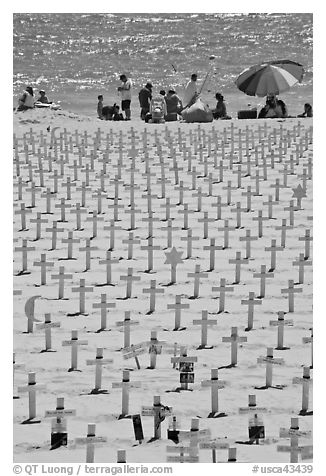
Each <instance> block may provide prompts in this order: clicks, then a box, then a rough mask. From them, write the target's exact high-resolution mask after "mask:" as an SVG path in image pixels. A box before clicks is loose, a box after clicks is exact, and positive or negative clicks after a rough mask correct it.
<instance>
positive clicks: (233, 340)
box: [222, 327, 247, 367]
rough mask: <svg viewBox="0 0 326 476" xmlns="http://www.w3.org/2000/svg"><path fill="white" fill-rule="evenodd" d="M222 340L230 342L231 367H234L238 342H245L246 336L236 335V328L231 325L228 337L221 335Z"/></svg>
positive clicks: (236, 359)
mask: <svg viewBox="0 0 326 476" xmlns="http://www.w3.org/2000/svg"><path fill="white" fill-rule="evenodd" d="M222 342H230V343H231V367H235V366H236V365H237V363H238V344H239V343H241V342H247V337H240V336H239V335H238V328H237V327H231V335H230V337H222Z"/></svg>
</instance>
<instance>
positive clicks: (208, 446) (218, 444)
mask: <svg viewBox="0 0 326 476" xmlns="http://www.w3.org/2000/svg"><path fill="white" fill-rule="evenodd" d="M199 448H200V449H202V450H212V463H217V461H216V450H229V451H230V449H235V448H229V443H227V442H226V441H222V440H221V439H218V438H215V439H213V440H209V441H202V442H200V443H199Z"/></svg>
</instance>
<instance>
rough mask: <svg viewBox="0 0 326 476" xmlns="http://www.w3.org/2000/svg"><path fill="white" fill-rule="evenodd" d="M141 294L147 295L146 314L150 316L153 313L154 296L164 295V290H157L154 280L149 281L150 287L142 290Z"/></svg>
mask: <svg viewBox="0 0 326 476" xmlns="http://www.w3.org/2000/svg"><path fill="white" fill-rule="evenodd" d="M143 293H144V294H149V311H148V312H147V313H146V314H147V315H150V314H152V313H153V312H154V311H155V302H156V294H164V289H158V288H157V287H156V279H151V281H150V287H149V288H143Z"/></svg>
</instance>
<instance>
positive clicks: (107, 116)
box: [101, 103, 124, 121]
mask: <svg viewBox="0 0 326 476" xmlns="http://www.w3.org/2000/svg"><path fill="white" fill-rule="evenodd" d="M101 119H104V120H105V121H123V120H124V119H123V115H122V114H121V113H120V107H119V106H118V105H117V104H116V103H114V104H113V106H103V107H102V117H101Z"/></svg>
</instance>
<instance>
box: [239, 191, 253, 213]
mask: <svg viewBox="0 0 326 476" xmlns="http://www.w3.org/2000/svg"><path fill="white" fill-rule="evenodd" d="M241 195H242V196H243V197H246V198H247V204H246V211H247V212H250V211H251V197H252V196H253V195H254V192H252V191H251V186H250V185H248V186H247V191H246V192H241Z"/></svg>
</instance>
